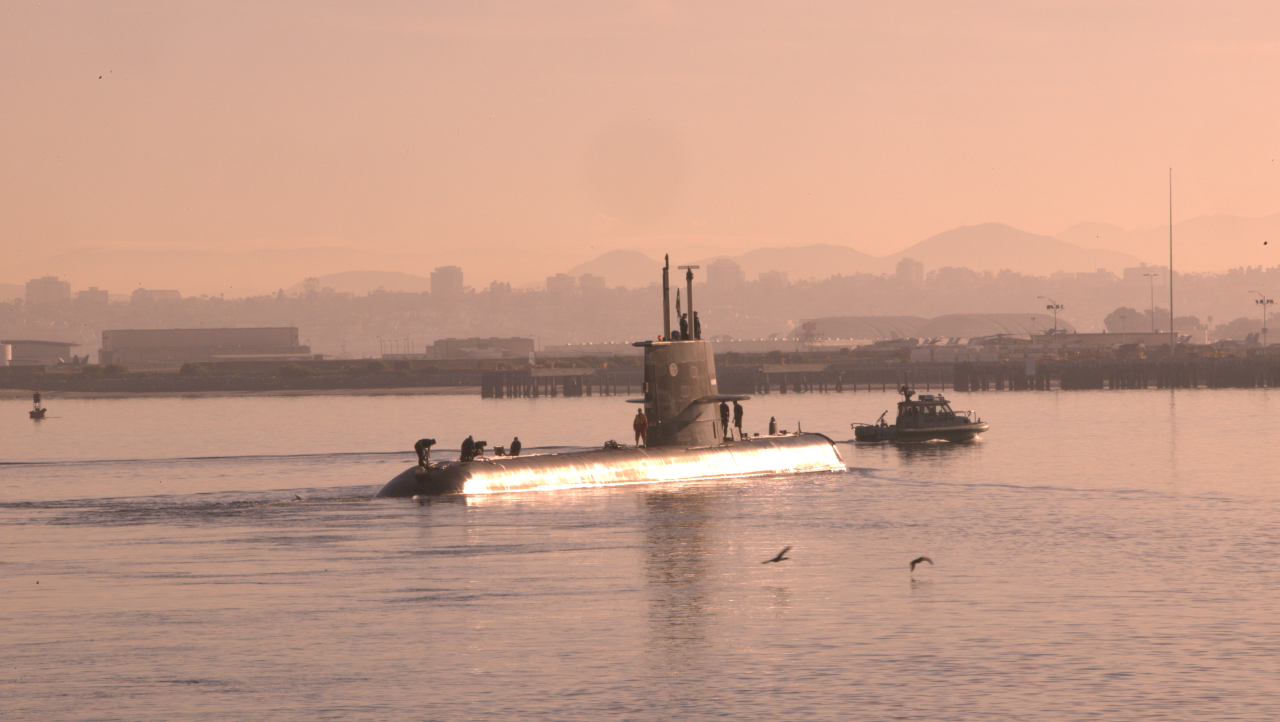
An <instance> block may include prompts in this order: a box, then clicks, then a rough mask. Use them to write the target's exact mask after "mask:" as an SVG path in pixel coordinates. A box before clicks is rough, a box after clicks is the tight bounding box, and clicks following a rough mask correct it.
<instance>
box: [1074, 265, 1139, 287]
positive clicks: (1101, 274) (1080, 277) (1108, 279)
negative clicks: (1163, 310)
mask: <svg viewBox="0 0 1280 722" xmlns="http://www.w3.org/2000/svg"><path fill="white" fill-rule="evenodd" d="M1076 280H1077V281H1079V282H1081V283H1092V284H1108V283H1113V282H1115V281H1118V280H1120V279H1118V278H1116V274H1114V273H1112V272H1111V271H1108V270H1107V269H1105V268H1099V269H1098V270H1096V271H1093V272H1090V271H1081V272H1079V273H1077V274H1076ZM1143 280H1146V279H1143Z"/></svg>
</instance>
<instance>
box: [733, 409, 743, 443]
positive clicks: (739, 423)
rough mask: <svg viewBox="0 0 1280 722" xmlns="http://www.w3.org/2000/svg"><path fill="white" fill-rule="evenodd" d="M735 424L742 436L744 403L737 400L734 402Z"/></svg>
mask: <svg viewBox="0 0 1280 722" xmlns="http://www.w3.org/2000/svg"><path fill="white" fill-rule="evenodd" d="M733 425H734V426H735V427H736V428H737V429H738V436H742V404H740V403H738V402H737V401H734V402H733Z"/></svg>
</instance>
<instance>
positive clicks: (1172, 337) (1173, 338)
mask: <svg viewBox="0 0 1280 722" xmlns="http://www.w3.org/2000/svg"><path fill="white" fill-rule="evenodd" d="M1177 345H1178V335H1177V334H1176V333H1174V330H1173V168H1170V169H1169V360H1170V361H1172V360H1173V350H1174V348H1175V347H1177Z"/></svg>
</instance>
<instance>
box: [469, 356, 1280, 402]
mask: <svg viewBox="0 0 1280 722" xmlns="http://www.w3.org/2000/svg"><path fill="white" fill-rule="evenodd" d="M642 373H643V372H642V370H641V369H639V368H634V369H586V368H581V369H572V368H561V369H521V370H516V371H486V372H484V373H483V374H482V375H481V386H480V394H481V396H482V397H484V398H486V399H490V398H492V399H501V398H538V397H540V396H547V397H554V396H591V395H593V394H595V395H599V396H616V395H621V394H626V395H631V394H633V393H634V394H639V393H641V392H642V390H643V386H644V379H643V376H642ZM717 375H718V377H719V391H720V393H725V394H756V395H761V394H774V393H778V394H788V393H791V394H806V393H845V392H848V393H862V392H895V391H896V390H897V389H898V388H899V387H901V386H908V387H910V388H913V389H916V390H918V391H922V392H924V393H929V392H933V391H1049V390H1062V391H1073V390H1084V389H1170V388H1173V389H1194V388H1210V389H1224V388H1280V355H1274V354H1273V355H1257V356H1250V357H1231V358H1189V359H1176V360H1173V361H1169V360H1167V359H1128V360H1124V359H1102V360H1088V361H1062V360H1053V359H1047V360H1046V359H1037V360H1034V361H1027V360H1016V361H991V362H966V363H900V364H890V363H878V364H858V363H856V362H848V361H837V362H831V361H825V362H812V363H797V364H758V365H742V366H721V367H719V369H718V374H717Z"/></svg>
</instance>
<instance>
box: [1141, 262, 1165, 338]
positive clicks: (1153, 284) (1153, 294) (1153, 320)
mask: <svg viewBox="0 0 1280 722" xmlns="http://www.w3.org/2000/svg"><path fill="white" fill-rule="evenodd" d="M1142 275H1144V276H1146V277H1147V279H1148V280H1150V281H1151V333H1155V332H1156V276H1159V275H1160V274H1158V273H1144V274H1142ZM1170 313H1172V311H1170ZM1169 323H1170V324H1172V323H1173V317H1172V316H1170V317H1169Z"/></svg>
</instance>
